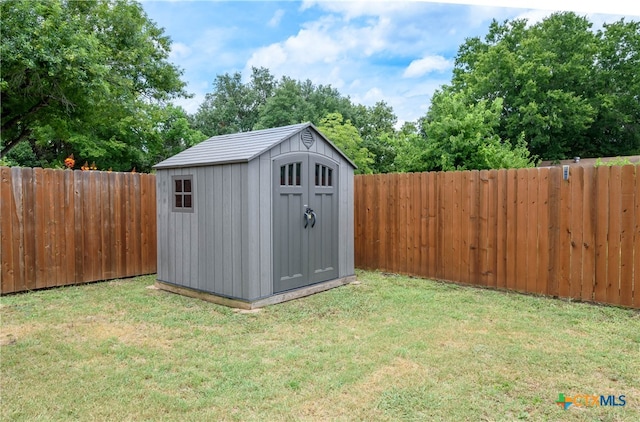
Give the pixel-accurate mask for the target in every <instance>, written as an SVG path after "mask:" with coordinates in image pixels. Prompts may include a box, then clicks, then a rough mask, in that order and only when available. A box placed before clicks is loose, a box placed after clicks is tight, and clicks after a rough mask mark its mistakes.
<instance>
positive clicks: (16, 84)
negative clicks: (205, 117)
mask: <svg viewBox="0 0 640 422" xmlns="http://www.w3.org/2000/svg"><path fill="white" fill-rule="evenodd" d="M0 12H1V13H0V16H1V19H2V21H1V23H2V42H1V47H0V48H1V49H0V52H1V55H2V68H1V74H0V89H1V96H2V98H1V113H2V135H1V136H2V137H1V145H0V146H1V151H2V152H1V156H5V155H6V154H7V153H9V151H10V150H11V149H13V148H14V147H16V145H18V144H20V143H21V142H23V141H28V142H29V145H28V147H27V146H26V145H25V146H23V147H22V148H21V149H22V150H23V151H22V152H23V153H24V152H25V151H26V150H29V149H30V150H31V153H32V154H33V155H35V156H36V157H38V160H39V161H40V162H41V163H49V164H52V163H55V162H56V160H58V161H61V160H62V159H64V157H65V156H66V155H68V154H70V153H74V154H75V156H76V157H77V158H80V157H82V159H86V160H89V161H92V160H95V161H102V162H104V165H105V166H107V165H109V167H114V169H123V170H124V169H127V168H131V167H135V166H138V169H139V170H140V169H141V167H147V168H148V166H149V163H148V162H145V155H146V153H147V152H149V151H150V150H152V149H154V148H156V149H157V145H150V144H149V142H150V139H152V138H153V139H156V140H157V136H156V137H155V138H154V137H151V138H148V137H145V136H143V134H144V132H145V131H146V132H147V133H148V132H149V131H151V132H153V133H154V134H155V135H158V133H156V132H154V131H155V130H156V129H157V127H156V125H157V124H158V123H159V120H154V118H156V117H157V118H164V113H169V114H175V113H177V112H178V111H176V110H175V109H173V110H168V111H160V109H161V108H162V107H163V106H164V104H165V103H166V102H167V101H169V100H171V99H173V98H177V97H180V96H186V95H187V94H186V92H185V91H184V83H183V82H182V81H181V80H180V75H181V72H180V71H179V70H178V69H177V68H176V67H175V66H174V65H172V64H171V63H169V62H168V61H167V59H168V55H169V51H170V40H169V38H168V37H166V36H165V35H163V31H162V30H161V29H160V28H158V27H156V25H155V24H154V23H153V22H152V21H151V20H149V19H148V18H147V16H146V14H145V13H144V11H143V10H142V7H141V6H140V5H139V4H138V3H135V2H133V1H129V0H87V1H71V0H70V1H62V0H58V1H48V0H46V1H43V0H34V1H3V2H2V3H0ZM183 114H184V112H183ZM183 117H185V118H186V116H183ZM164 124H165V123H163V125H164ZM161 126H162V125H161ZM162 130H164V129H163V128H160V132H162ZM189 130H191V129H189ZM187 132H188V131H187ZM192 135H195V136H196V137H197V136H198V135H197V134H194V133H191V134H189V133H187V137H190V136H192ZM162 141H164V140H162ZM162 141H161V142H162ZM147 161H148V160H147Z"/></svg>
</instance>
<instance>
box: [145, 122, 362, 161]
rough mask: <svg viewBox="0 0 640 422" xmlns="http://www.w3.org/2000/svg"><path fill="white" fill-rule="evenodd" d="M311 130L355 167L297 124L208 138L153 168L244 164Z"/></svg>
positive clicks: (314, 128) (337, 149)
mask: <svg viewBox="0 0 640 422" xmlns="http://www.w3.org/2000/svg"><path fill="white" fill-rule="evenodd" d="M306 128H312V129H313V130H314V131H315V132H316V133H318V134H319V135H320V136H322V138H323V139H324V140H325V141H327V142H328V143H329V144H330V145H331V146H332V147H333V148H335V149H336V151H338V152H339V153H340V155H342V156H343V157H344V158H345V159H346V160H347V161H348V162H349V163H350V164H351V165H352V166H354V167H356V166H355V164H353V162H352V161H351V160H350V159H349V157H347V156H346V155H344V153H343V152H342V151H340V149H339V148H338V147H336V146H335V145H334V144H333V142H331V141H330V140H329V139H327V138H326V137H325V136H324V135H323V134H322V133H321V132H320V131H319V130H318V129H317V128H316V127H315V126H314V125H313V124H311V123H309V122H307V123H299V124H296V125H290V126H282V127H277V128H272V129H262V130H254V131H251V132H240V133H232V134H229V135H219V136H214V137H212V138H209V139H207V140H205V141H202V142H201V143H199V144H197V145H195V146H193V147H191V148H188V149H186V150H184V151H182V152H180V153H178V154H176V155H174V156H173V157H169V158H167V159H166V160H164V161H161V162H160V163H158V164H156V165H155V166H153V167H154V168H156V169H163V168H175V167H196V166H206V165H211V164H229V163H245V162H248V161H251V160H252V159H254V158H255V157H257V156H259V155H260V154H262V153H263V152H265V151H268V150H269V149H271V148H273V147H274V146H276V145H278V144H279V143H281V142H283V141H285V140H286V139H288V138H290V137H291V136H293V135H295V134H297V133H298V132H301V131H303V130H304V129H306Z"/></svg>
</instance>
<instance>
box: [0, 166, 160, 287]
mask: <svg viewBox="0 0 640 422" xmlns="http://www.w3.org/2000/svg"><path fill="white" fill-rule="evenodd" d="M155 272H156V186H155V176H154V175H149V174H138V173H112V172H101V171H71V170H52V169H40V168H35V169H31V168H16V167H14V168H7V167H0V286H1V293H3V294H4V293H13V292H20V291H24V290H33V289H40V288H45V287H53V286H63V285H69V284H77V283H85V282H89V281H96V280H108V279H113V278H119V277H129V276H135V275H141V274H151V273H155Z"/></svg>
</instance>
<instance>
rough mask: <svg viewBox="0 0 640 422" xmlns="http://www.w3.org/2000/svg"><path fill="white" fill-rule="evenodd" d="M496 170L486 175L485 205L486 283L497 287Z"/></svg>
mask: <svg viewBox="0 0 640 422" xmlns="http://www.w3.org/2000/svg"><path fill="white" fill-rule="evenodd" d="M497 174H498V171H497V170H490V171H489V173H488V176H487V189H488V193H487V195H488V197H487V207H486V216H485V218H486V225H487V271H488V273H487V285H488V286H489V287H497V279H496V277H497V272H498V254H497V243H498V230H497V226H498V219H497V215H498V198H497V196H498V185H497V180H496V178H497Z"/></svg>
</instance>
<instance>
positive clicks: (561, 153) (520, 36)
mask: <svg viewBox="0 0 640 422" xmlns="http://www.w3.org/2000/svg"><path fill="white" fill-rule="evenodd" d="M591 27H592V24H591V23H590V22H589V21H588V20H587V19H586V18H584V17H580V16H577V15H576V14H574V13H556V14H553V15H551V16H549V17H548V18H546V19H544V20H543V21H541V22H539V23H536V24H534V25H531V26H527V23H526V20H513V21H510V22H509V21H506V22H504V23H502V24H500V23H498V22H496V21H494V22H493V23H492V24H491V26H490V28H489V32H488V34H487V35H486V36H485V38H484V40H481V39H480V38H471V39H469V40H467V41H466V42H465V43H464V44H463V45H462V46H461V47H460V49H459V52H458V55H457V57H456V65H455V68H454V77H453V80H452V88H453V91H454V92H467V93H469V96H468V101H469V102H468V104H469V105H472V104H476V103H478V102H479V101H481V100H486V101H490V102H491V101H493V100H495V99H497V98H500V99H501V100H502V104H503V108H502V111H501V116H500V121H499V126H498V127H497V129H496V130H497V134H498V135H499V137H500V138H501V139H512V140H513V139H518V138H519V137H520V136H521V134H524V137H525V139H526V140H527V142H528V145H529V149H530V151H531V152H532V154H534V155H538V156H540V157H541V158H543V159H563V158H566V157H572V156H598V155H608V154H614V155H617V154H623V153H632V152H638V151H639V146H640V131H638V130H637V122H638V121H640V114H638V105H637V104H638V101H637V98H638V95H639V93H640V91H639V90H638V72H637V70H635V69H637V68H638V64H639V63H638V60H639V59H638V46H639V41H638V39H639V36H640V35H639V34H640V32H639V31H638V24H637V23H630V24H625V23H624V22H623V21H621V22H619V23H617V24H613V25H608V26H605V30H604V31H598V32H594V31H592V30H591ZM634 98H635V100H634Z"/></svg>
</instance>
